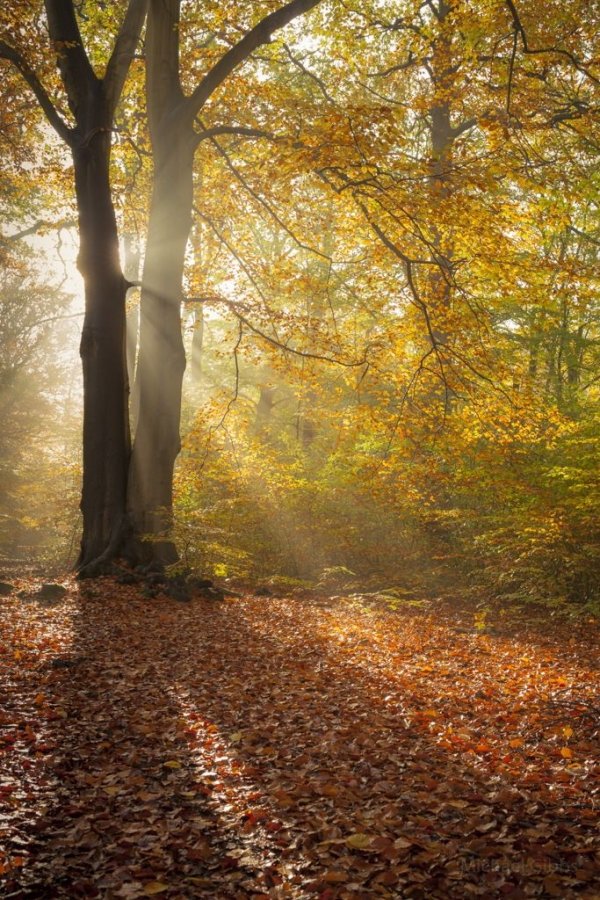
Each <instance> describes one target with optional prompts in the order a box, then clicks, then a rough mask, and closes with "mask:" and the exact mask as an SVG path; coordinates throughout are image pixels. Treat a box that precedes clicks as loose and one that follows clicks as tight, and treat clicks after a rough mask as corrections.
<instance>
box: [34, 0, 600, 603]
mask: <svg viewBox="0 0 600 900" xmlns="http://www.w3.org/2000/svg"><path fill="white" fill-rule="evenodd" d="M313 6H314V7H315V9H314V11H313V12H312V13H311V14H310V15H309V16H307V17H304V18H302V19H297V20H296V23H295V24H292V25H291V26H290V27H289V28H286V29H285V30H283V31H280V28H281V27H282V26H283V25H284V24H286V23H289V22H291V21H292V19H293V18H294V17H296V16H299V15H300V14H301V13H305V12H307V11H308V9H309V7H313ZM117 7H119V10H118V11H119V13H122V10H121V9H120V5H119V4H115V5H114V7H111V9H112V12H111V13H110V15H113V16H115V15H116V14H117ZM84 12H85V10H84ZM179 13H180V10H179V3H177V2H173V3H170V4H169V3H167V4H164V3H161V4H150V19H149V24H148V32H147V35H146V39H145V43H144V44H143V49H142V51H141V52H142V53H143V55H144V56H145V57H146V65H147V70H148V78H147V89H148V119H147V120H146V115H145V112H144V109H143V106H142V99H141V98H142V84H141V81H140V76H141V71H138V70H137V69H136V70H135V71H134V72H133V77H132V78H131V79H130V81H129V82H128V84H127V86H126V89H125V90H126V93H125V95H124V97H123V102H122V104H121V106H120V108H119V112H118V114H117V116H116V119H115V126H116V127H115V135H114V140H113V159H112V179H113V185H114V186H115V188H116V189H117V190H116V198H117V208H118V213H119V216H120V217H122V219H123V225H124V231H125V232H126V233H127V234H134V233H135V235H136V241H137V242H139V243H141V244H143V243H144V242H145V241H146V249H145V256H144V260H143V276H142V282H143V289H142V302H141V329H140V333H139V349H138V352H137V360H136V381H137V387H136V389H135V396H136V402H135V416H134V419H135V425H136V439H135V443H134V451H133V462H132V470H131V471H132V473H133V475H132V477H131V479H130V481H129V488H128V492H129V498H128V508H129V514H130V516H131V519H132V521H133V523H134V530H137V531H138V532H139V533H142V534H150V535H152V536H153V540H152V542H151V543H150V544H147V545H146V546H145V548H144V545H143V544H142V545H140V544H139V542H137V541H136V542H135V543H136V549H135V550H134V551H131V546H132V545H131V544H130V551H131V552H133V555H134V556H135V557H136V558H138V559H139V558H140V556H146V557H148V558H149V557H151V556H155V557H159V558H160V559H162V561H169V560H172V559H174V558H175V557H174V553H173V543H172V541H173V539H175V540H176V542H177V544H178V546H179V548H180V551H181V552H182V553H183V558H184V560H185V561H186V562H187V563H190V564H194V565H196V566H198V567H201V568H203V569H204V570H209V571H210V570H213V571H215V572H217V574H221V575H223V574H240V575H248V574H252V575H255V576H256V575H261V576H262V575H266V574H269V573H272V572H273V571H275V572H278V573H279V574H281V575H286V576H289V577H299V578H318V577H320V575H321V574H322V573H323V571H324V570H331V569H333V568H335V567H344V568H346V569H348V570H351V571H353V572H356V573H357V575H360V577H361V578H362V579H364V578H367V577H373V578H376V579H379V580H380V581H381V580H384V581H387V582H390V583H394V584H396V585H398V584H399V583H400V584H406V585H409V586H415V585H421V586H422V587H423V588H425V586H426V585H428V586H429V587H430V586H431V583H432V582H434V581H436V582H437V583H439V581H440V579H444V580H445V581H447V579H448V578H450V577H451V573H454V575H455V576H456V575H457V574H458V573H461V572H465V571H468V572H469V573H471V583H472V584H477V585H478V587H479V586H480V585H481V584H485V585H487V586H488V587H492V588H493V589H494V590H495V591H499V592H504V593H506V594H509V595H510V594H513V595H518V596H533V597H551V596H554V597H556V596H561V597H569V598H578V599H587V600H592V599H593V596H594V587H593V585H594V582H595V577H594V573H595V572H596V568H597V563H598V551H597V547H598V534H597V526H596V525H595V523H594V519H595V517H594V512H593V503H594V502H595V499H596V498H597V491H598V488H597V480H596V476H595V474H594V473H595V471H596V462H597V461H596V458H595V453H596V442H597V430H596V429H597V421H598V411H597V409H598V406H597V405H598V381H597V378H598V374H597V372H598V369H597V365H598V349H597V348H598V305H597V290H598V284H597V279H598V256H597V254H598V242H599V240H600V237H599V234H600V231H599V228H598V186H597V163H596V159H597V149H598V145H599V144H598V141H599V136H598V117H597V104H598V72H597V67H595V65H594V63H593V59H594V58H595V57H594V54H595V49H596V48H595V45H596V37H595V34H596V31H595V30H594V29H595V28H596V26H597V24H598V23H597V22H596V21H595V18H596V16H595V12H594V11H593V10H589V9H587V8H584V6H583V5H581V4H580V3H579V2H578V0H573V2H572V3H569V4H567V7H566V8H563V7H561V9H560V10H559V9H558V8H555V7H554V6H553V5H551V4H550V5H546V6H544V7H543V9H542V8H541V7H540V6H539V4H538V3H537V2H533V0H528V2H526V3H525V2H524V3H521V4H519V5H518V6H517V5H515V4H513V3H512V2H508V3H490V4H474V3H467V2H464V0H452V2H436V0H432V2H431V3H429V2H427V3H420V2H416V0H406V2H403V3H402V4H400V7H398V8H397V5H395V6H394V8H392V7H391V6H390V5H389V4H386V3H380V2H376V0H373V2H369V3H363V2H361V3H354V2H344V3H337V2H334V0H331V2H327V0H323V2H322V3H320V4H318V5H317V4H316V3H289V4H281V5H278V4H276V3H271V2H264V3H261V4H255V5H253V7H252V16H251V17H248V16H247V10H245V9H240V8H239V5H238V4H229V3H221V4H217V5H205V6H202V7H201V8H199V7H196V6H195V5H194V4H188V5H186V7H185V8H184V10H183V13H184V14H183V17H182V18H180V15H179ZM107 15H108V13H107ZM117 19H118V20H119V21H120V19H119V17H118V16H117ZM93 21H94V20H93V18H91V19H89V21H88V23H87V24H86V19H85V16H83V17H82V23H83V24H81V23H80V24H81V27H82V28H83V29H84V31H85V29H86V28H87V27H88V25H90V24H93ZM269 36H272V39H271V40H270V41H268V40H267V39H268V37H269ZM86 40H87V37H86ZM90 40H91V38H90ZM100 43H102V42H100ZM98 46H99V44H97V43H94V42H93V41H92V43H91V44H90V47H92V48H96V49H95V50H94V52H100V51H99V50H98V49H97V48H98ZM102 46H104V44H102ZM103 52H104V53H105V56H106V51H103ZM42 58H43V57H42V56H40V59H42ZM48 77H50V76H49V75H48ZM22 146H24V147H29V146H30V145H29V142H28V141H27V140H25V141H24V142H23V143H22ZM151 162H152V164H153V167H154V183H153V184H151V183H150V180H149V176H150V164H151ZM148 210H149V219H147V218H146V217H147V211H148ZM146 221H148V222H149V225H148V228H147V227H146V224H145V223H146ZM113 234H114V232H113ZM190 235H191V238H190ZM114 241H115V238H113V244H112V246H113V251H114V248H115V243H114ZM132 280H136V279H132ZM119 302H120V303H121V301H119ZM128 302H129V304H130V306H133V305H134V303H135V297H134V295H133V292H132V295H131V296H130V298H129V301H128ZM123 321H124V313H123V316H122V317H121V319H119V323H120V324H119V326H118V327H119V331H120V333H122V330H123ZM111 322H112V320H111ZM182 323H183V327H182ZM135 356H136V354H130V363H133V362H134V358H135ZM186 356H187V357H188V359H190V358H192V359H194V365H193V371H190V372H189V377H188V378H187V379H184V377H183V374H184V363H185V357H186ZM182 384H183V388H184V390H183V395H182V393H181V387H182ZM119 393H120V391H119ZM182 396H183V407H182V410H183V416H182V422H183V431H184V437H183V447H184V449H183V454H182V458H181V460H180V462H179V464H178V466H177V467H176V468H175V482H174V485H175V493H174V501H175V508H176V511H177V516H176V525H175V530H174V531H170V523H171V504H172V502H173V493H172V484H173V482H172V472H173V468H174V466H175V460H176V457H177V453H178V449H179V414H180V406H181V402H182V400H181V398H182ZM113 549H114V547H113ZM549 560H553V562H552V563H551V564H550V563H549ZM473 573H476V577H477V578H478V579H479V580H480V581H479V582H477V581H476V580H474V575H473ZM428 589H429V588H428Z"/></svg>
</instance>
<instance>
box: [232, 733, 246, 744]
mask: <svg viewBox="0 0 600 900" xmlns="http://www.w3.org/2000/svg"><path fill="white" fill-rule="evenodd" d="M243 737H244V735H243V734H242V732H241V731H235V732H234V733H233V734H232V735H231V737H230V738H229V740H230V741H231V743H232V744H239V742H240V741H241V740H242V738H243Z"/></svg>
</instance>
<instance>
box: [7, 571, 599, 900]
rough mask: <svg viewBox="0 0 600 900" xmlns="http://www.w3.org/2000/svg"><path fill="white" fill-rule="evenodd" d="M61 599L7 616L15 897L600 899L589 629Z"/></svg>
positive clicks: (517, 621) (584, 624)
mask: <svg viewBox="0 0 600 900" xmlns="http://www.w3.org/2000/svg"><path fill="white" fill-rule="evenodd" d="M64 585H65V587H66V588H67V592H66V594H65V596H64V597H62V598H59V599H54V600H51V601H49V600H42V599H41V597H40V595H38V594H36V591H37V590H38V589H39V586H40V582H37V583H36V582H34V581H33V580H30V581H29V582H19V583H17V584H16V587H17V588H18V589H19V590H21V591H24V592H25V593H24V594H23V595H22V596H19V597H17V596H16V595H15V594H11V595H9V596H6V597H3V598H1V599H0V873H1V874H0V895H2V896H3V897H5V898H61V897H81V898H95V897H102V898H125V900H132V898H138V897H147V896H152V895H155V894H156V895H160V896H164V897H165V898H173V900H175V898H195V897H201V898H202V897H207V898H214V900H219V898H254V900H259V898H313V897H315V898H320V900H334V898H341V900H346V898H348V900H350V898H353V900H356V898H372V897H374V898H376V897H410V898H426V900H429V898H440V900H445V898H465V897H466V898H468V897H484V898H493V897H510V898H516V897H558V898H570V897H586V898H592V897H594V898H598V897H600V829H599V824H600V822H599V812H600V791H599V784H600V777H599V776H600V759H599V754H598V751H599V749H600V738H599V730H598V729H599V722H598V719H599V713H600V696H599V694H600V691H599V687H600V685H599V679H598V668H597V667H598V658H599V657H598V643H599V641H598V638H599V636H600V629H599V627H598V623H597V621H595V620H591V619H580V620H578V621H577V622H576V623H572V622H567V621H564V620H558V619H552V620H550V619H549V618H548V616H549V614H546V615H545V616H542V617H538V620H537V622H531V621H530V619H529V617H528V614H527V613H526V612H523V611H522V610H521V611H517V612H514V613H506V614H504V615H502V614H500V613H495V614H490V617H488V619H487V620H486V621H485V622H484V621H483V620H482V618H481V617H479V618H478V619H474V615H473V611H472V610H469V609H468V608H467V607H466V606H462V605H461V604H458V603H451V602H442V601H431V602H429V603H427V604H424V605H423V606H419V607H413V606H401V607H400V608H399V609H397V610H395V611H393V610H390V609H388V608H387V607H386V606H385V605H384V604H381V603H378V602H377V601H376V600H375V599H372V600H371V601H367V600H360V599H358V598H356V597H355V598H354V599H348V598H334V599H331V598H326V597H320V596H318V595H314V594H313V595H311V594H306V595H304V596H296V597H288V598H285V597H272V596H271V597H256V596H252V595H248V596H241V597H230V598H227V599H225V600H223V601H219V600H208V599H201V598H194V599H193V600H192V601H191V602H189V603H180V602H177V601H176V600H173V599H167V598H165V597H161V596H159V597H157V598H154V599H144V598H143V597H142V596H141V595H140V594H139V592H138V589H137V588H136V587H135V586H124V585H119V584H116V583H115V582H114V581H112V580H110V579H99V580H98V581H95V582H93V583H92V582H84V583H81V584H78V583H76V582H74V581H70V580H69V581H65V582H64ZM27 592H29V593H27Z"/></svg>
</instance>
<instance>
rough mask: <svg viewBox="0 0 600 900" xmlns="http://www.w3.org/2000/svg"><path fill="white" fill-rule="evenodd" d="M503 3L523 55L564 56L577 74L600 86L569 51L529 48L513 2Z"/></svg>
mask: <svg viewBox="0 0 600 900" xmlns="http://www.w3.org/2000/svg"><path fill="white" fill-rule="evenodd" d="M505 3H506V6H507V7H508V11H509V12H510V15H511V18H512V20H513V25H514V28H515V32H516V33H518V34H519V36H520V38H521V43H522V44H523V52H524V53H529V54H531V55H534V54H540V53H556V54H557V55H558V56H564V57H565V58H566V59H568V60H570V61H571V62H572V63H573V65H574V66H575V68H576V69H577V70H578V71H579V72H582V73H583V74H584V75H586V76H587V77H588V78H589V79H590V81H593V82H594V84H600V79H599V78H596V76H595V75H592V73H591V72H590V71H589V69H588V67H587V66H586V65H584V64H583V63H582V62H581V60H580V59H578V58H577V57H576V56H575V55H574V54H573V53H571V52H570V51H569V50H564V49H562V48H561V47H530V46H529V41H528V40H527V32H526V31H525V28H524V26H523V23H522V22H521V19H520V16H519V13H518V11H517V8H516V6H515V4H514V2H513V0H505Z"/></svg>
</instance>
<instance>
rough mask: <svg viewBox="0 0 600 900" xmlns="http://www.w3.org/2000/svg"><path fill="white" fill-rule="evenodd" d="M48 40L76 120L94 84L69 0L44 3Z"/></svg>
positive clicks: (96, 80) (95, 79)
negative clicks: (52, 45)
mask: <svg viewBox="0 0 600 900" xmlns="http://www.w3.org/2000/svg"><path fill="white" fill-rule="evenodd" d="M45 6H46V15H47V16H48V30H49V32H50V39H51V40H52V42H53V44H54V49H55V51H56V57H57V64H58V68H59V69H60V74H61V78H62V82H63V84H64V87H65V90H66V92H67V99H68V101H69V108H70V110H71V112H72V113H73V115H74V116H75V119H76V120H78V119H79V116H80V114H81V109H82V108H85V107H87V105H88V102H87V101H88V96H89V95H88V92H89V89H90V87H91V86H92V85H96V84H97V83H98V80H99V79H98V78H97V76H96V73H95V72H94V70H93V68H92V64H91V63H90V61H89V59H88V56H87V53H86V52H85V48H84V46H83V40H82V38H81V32H80V31H79V25H78V24H77V17H76V15H75V9H74V6H73V0H45Z"/></svg>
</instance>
